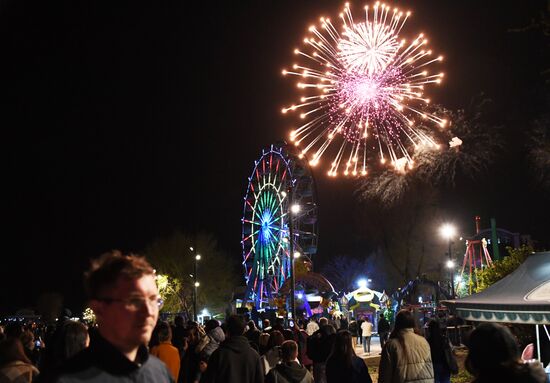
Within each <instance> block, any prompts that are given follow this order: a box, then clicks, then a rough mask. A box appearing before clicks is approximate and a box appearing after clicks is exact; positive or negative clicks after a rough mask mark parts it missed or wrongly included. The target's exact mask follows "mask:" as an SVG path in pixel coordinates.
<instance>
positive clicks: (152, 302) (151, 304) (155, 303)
mask: <svg viewBox="0 0 550 383" xmlns="http://www.w3.org/2000/svg"><path fill="white" fill-rule="evenodd" d="M97 300H98V301H100V302H105V303H122V304H123V305H124V308H125V309H126V310H128V311H133V312H136V311H139V310H141V309H142V308H144V307H145V306H147V307H148V308H150V309H158V310H160V309H161V308H162V306H163V305H164V300H163V299H162V298H161V297H154V298H149V299H144V298H138V297H136V298H128V299H116V298H98V299H97Z"/></svg>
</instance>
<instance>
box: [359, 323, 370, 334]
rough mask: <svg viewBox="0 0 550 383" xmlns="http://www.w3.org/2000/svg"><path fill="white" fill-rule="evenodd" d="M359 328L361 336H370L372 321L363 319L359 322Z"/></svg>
mask: <svg viewBox="0 0 550 383" xmlns="http://www.w3.org/2000/svg"><path fill="white" fill-rule="evenodd" d="M361 330H362V331H363V332H362V335H363V336H372V323H370V322H367V321H364V322H363V323H361Z"/></svg>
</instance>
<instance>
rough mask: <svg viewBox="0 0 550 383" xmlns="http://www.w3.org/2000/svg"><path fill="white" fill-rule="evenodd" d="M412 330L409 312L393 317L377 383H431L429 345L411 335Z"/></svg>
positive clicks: (413, 322)
mask: <svg viewBox="0 0 550 383" xmlns="http://www.w3.org/2000/svg"><path fill="white" fill-rule="evenodd" d="M415 327H416V326H415V321H414V317H413V315H412V313H411V312H410V311H408V310H401V311H399V312H398V313H397V315H396V317H395V326H394V329H393V331H392V333H391V335H390V339H389V340H388V341H387V342H386V344H385V345H384V349H383V350H382V357H381V358H380V366H379V370H378V382H379V383H406V382H415V383H433V381H434V372H433V366H432V358H431V356H430V345H429V344H428V342H427V341H426V339H424V337H422V336H420V335H417V334H415V332H414V329H415Z"/></svg>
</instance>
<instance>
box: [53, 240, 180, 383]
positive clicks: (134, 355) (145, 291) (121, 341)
mask: <svg viewBox="0 0 550 383" xmlns="http://www.w3.org/2000/svg"><path fill="white" fill-rule="evenodd" d="M85 286H86V290H87V293H88V296H89V299H90V307H91V308H92V310H93V311H94V313H95V315H96V318H97V325H98V327H97V331H94V332H92V336H91V342H90V347H89V348H88V349H86V350H84V351H82V352H81V353H80V354H78V355H77V356H76V357H75V358H73V359H72V360H70V361H69V362H68V364H67V365H66V366H64V367H63V368H62V370H61V371H60V373H59V374H57V376H56V377H55V378H54V379H51V380H52V381H56V382H63V383H65V382H82V381H86V382H107V383H108V382H121V381H132V382H173V379H172V377H171V375H170V373H169V372H168V370H167V368H166V366H165V365H164V364H163V363H162V362H161V361H160V360H159V359H157V358H156V357H154V356H152V355H149V352H148V350H147V347H146V345H147V343H148V342H149V340H150V339H151V334H152V332H153V329H154V328H155V325H156V323H157V318H158V314H159V309H160V308H161V306H162V299H160V297H159V293H158V289H157V285H156V281H155V271H154V270H153V268H152V267H151V265H150V264H149V263H148V262H147V261H146V260H145V259H144V258H142V257H138V256H135V255H122V254H121V253H120V252H118V251H113V252H111V253H107V254H104V255H103V256H101V257H100V258H99V259H98V260H97V261H95V262H93V263H92V267H91V269H90V270H89V271H88V272H87V273H86V274H85ZM48 380H49V379H48Z"/></svg>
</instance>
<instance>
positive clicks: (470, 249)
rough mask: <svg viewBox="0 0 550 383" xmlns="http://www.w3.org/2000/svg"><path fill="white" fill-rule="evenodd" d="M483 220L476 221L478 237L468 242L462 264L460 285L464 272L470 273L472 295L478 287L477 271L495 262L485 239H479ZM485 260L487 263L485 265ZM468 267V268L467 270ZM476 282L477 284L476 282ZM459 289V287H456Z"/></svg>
mask: <svg viewBox="0 0 550 383" xmlns="http://www.w3.org/2000/svg"><path fill="white" fill-rule="evenodd" d="M480 220H481V218H480V217H479V216H476V217H475V221H476V236H474V237H473V238H472V239H469V240H466V252H465V253H464V260H463V262H462V270H461V272H460V278H459V281H458V283H460V281H462V280H463V278H464V271H467V272H468V293H469V294H472V289H473V287H474V283H475V284H476V286H477V278H476V276H475V271H476V270H477V269H483V267H485V266H491V265H492V264H493V260H492V259H491V255H490V254H489V251H488V250H487V240H486V239H485V238H481V239H478V238H477V236H478V234H479V223H480ZM484 260H485V263H484ZM466 266H468V268H466ZM474 281H475V282H474ZM456 287H457V289H458V285H457V286H456Z"/></svg>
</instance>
